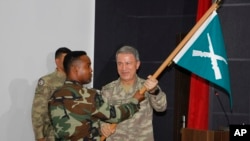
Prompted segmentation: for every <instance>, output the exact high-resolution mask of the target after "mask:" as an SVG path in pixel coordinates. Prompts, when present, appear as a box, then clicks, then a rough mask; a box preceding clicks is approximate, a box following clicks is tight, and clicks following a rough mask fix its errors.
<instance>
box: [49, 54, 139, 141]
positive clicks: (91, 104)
mask: <svg viewBox="0 0 250 141" xmlns="http://www.w3.org/2000/svg"><path fill="white" fill-rule="evenodd" d="M64 69H65V72H66V76H67V78H66V81H65V83H64V85H63V86H62V87H61V88H59V89H58V90H56V91H55V92H54V94H53V95H52V96H51V98H50V100H49V114H50V117H51V121H52V125H53V127H54V128H55V132H56V137H57V140H60V141H68V140H70V141H78V140H79V141H99V140H100V136H101V132H100V121H106V122H111V123H117V122H121V121H123V120H125V119H127V118H130V117H132V116H133V115H134V114H135V113H136V112H137V111H138V110H139V102H140V101H142V100H143V99H144V95H141V94H140V93H139V92H137V93H135V95H133V96H132V97H131V98H130V99H129V100H128V103H126V104H123V105H120V106H113V105H109V104H108V103H105V102H104V100H103V98H102V96H101V94H100V93H99V92H98V91H97V90H95V89H88V88H86V87H84V86H83V85H84V84H88V83H89V82H90V81H91V78H92V68H91V62H90V59H89V57H88V56H87V54H86V52H84V51H72V52H71V53H69V54H67V55H66V56H65V59H64Z"/></svg>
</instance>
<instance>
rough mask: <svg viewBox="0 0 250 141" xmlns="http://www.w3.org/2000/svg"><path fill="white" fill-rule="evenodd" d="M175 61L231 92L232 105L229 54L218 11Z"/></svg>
mask: <svg viewBox="0 0 250 141" xmlns="http://www.w3.org/2000/svg"><path fill="white" fill-rule="evenodd" d="M173 61H174V62H175V63H176V64H177V65H179V66H181V67H183V68H185V69H187V70H189V71H190V72H192V73H194V74H196V75H198V76H200V77H202V78H204V79H206V80H208V81H209V82H211V83H213V84H215V85H217V86H219V87H221V88H223V89H224V90H225V91H226V92H227V93H228V94H229V98H230V104H231V106H232V96H231V88H230V78H229V70H228V62H227V55H226V51H225V45H224V40H223V35H222V31H221V27H220V21H219V17H218V15H217V13H216V11H214V12H213V13H212V14H211V15H210V16H209V17H208V18H207V19H206V21H205V22H204V23H203V24H202V25H201V26H200V28H199V29H198V30H197V31H196V32H195V33H194V35H193V36H192V37H191V38H190V40H189V41H188V42H187V43H186V44H185V45H184V47H183V48H182V49H181V50H180V52H179V53H178V54H177V55H176V56H175V58H174V59H173Z"/></svg>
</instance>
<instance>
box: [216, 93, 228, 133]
mask: <svg viewBox="0 0 250 141" xmlns="http://www.w3.org/2000/svg"><path fill="white" fill-rule="evenodd" d="M214 94H215V96H216V97H217V99H218V101H219V104H220V107H221V108H222V110H223V113H224V115H225V117H226V120H227V127H226V128H223V129H221V130H229V125H230V122H229V118H228V115H227V112H226V110H225V108H224V106H223V104H222V102H221V99H220V97H219V93H218V92H217V91H214Z"/></svg>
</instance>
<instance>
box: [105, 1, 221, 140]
mask: <svg viewBox="0 0 250 141" xmlns="http://www.w3.org/2000/svg"><path fill="white" fill-rule="evenodd" d="M219 2H220V0H218V1H216V2H214V3H213V4H212V5H211V7H210V8H209V9H208V10H207V12H206V13H205V14H204V15H203V16H202V17H201V19H200V20H199V21H198V22H197V23H196V24H195V26H194V27H193V28H192V29H191V30H190V31H189V33H188V34H187V35H186V36H185V37H184V39H183V40H182V41H181V42H180V43H179V44H178V46H177V47H176V48H175V49H174V50H173V51H172V53H171V54H170V55H169V56H168V57H167V58H166V60H165V61H164V62H163V63H162V64H161V66H160V67H159V68H158V69H157V70H156V72H155V73H154V74H153V75H152V78H155V79H156V78H157V77H158V76H159V75H160V74H161V73H162V71H163V70H164V69H165V68H166V67H167V66H169V65H170V64H171V63H172V60H173V59H174V57H175V56H176V55H177V53H179V51H180V50H181V49H182V48H183V46H184V45H185V44H186V43H187V42H188V40H189V39H190V38H191V37H192V36H193V35H194V33H195V32H196V31H197V30H198V29H199V28H200V26H201V25H202V24H203V23H204V22H205V20H206V19H207V18H208V17H209V16H210V15H211V13H212V12H213V11H214V10H216V9H217V8H218V7H219V5H218V4H219ZM145 91H146V88H145V87H142V88H141V89H140V94H144V93H145ZM110 126H111V127H110V128H111V129H115V128H116V124H111V125H110ZM105 139H106V137H105V136H101V141H104V140H105Z"/></svg>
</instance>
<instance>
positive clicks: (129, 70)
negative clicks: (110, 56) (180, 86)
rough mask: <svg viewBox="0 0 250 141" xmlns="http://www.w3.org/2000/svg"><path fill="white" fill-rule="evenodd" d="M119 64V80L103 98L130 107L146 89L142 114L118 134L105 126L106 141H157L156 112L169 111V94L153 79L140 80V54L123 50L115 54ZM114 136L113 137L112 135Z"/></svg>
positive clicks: (105, 89)
mask: <svg viewBox="0 0 250 141" xmlns="http://www.w3.org/2000/svg"><path fill="white" fill-rule="evenodd" d="M116 63H117V71H118V74H119V76H120V77H119V79H117V80H115V81H113V82H111V83H109V84H107V85H105V86H104V87H103V88H102V90H101V91H102V94H103V96H104V97H105V99H107V101H108V102H109V103H111V104H113V105H120V104H123V103H127V102H128V99H129V98H131V96H133V93H135V92H136V91H137V90H139V89H141V88H142V87H143V86H145V87H146V88H147V91H146V92H145V100H144V101H142V102H141V103H140V110H139V112H137V113H136V114H135V115H134V116H133V117H132V118H130V119H128V120H125V121H123V122H121V123H119V124H118V125H117V126H116V129H115V131H114V130H113V129H112V128H111V127H110V124H102V130H103V131H102V132H103V133H106V136H109V135H110V134H111V135H110V136H109V137H107V139H106V141H154V135H153V125H152V119H153V109H154V110H155V111H157V112H163V111H165V110H166V107H167V99H166V94H165V93H164V92H163V91H162V90H161V89H160V87H159V86H158V85H157V84H158V81H157V80H156V79H152V77H151V76H149V77H148V79H147V80H144V79H142V78H140V77H138V76H137V74H136V71H137V69H138V68H139V66H140V60H139V54H138V51H137V50H136V49H135V48H133V47H130V46H123V47H122V48H120V49H119V50H118V51H117V52H116ZM113 132H114V133H113ZM112 133H113V134H112Z"/></svg>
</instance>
